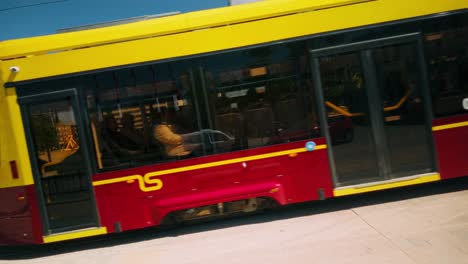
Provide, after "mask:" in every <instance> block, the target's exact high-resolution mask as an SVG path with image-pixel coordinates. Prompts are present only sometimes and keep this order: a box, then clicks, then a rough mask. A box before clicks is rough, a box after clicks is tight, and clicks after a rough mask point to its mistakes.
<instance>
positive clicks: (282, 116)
mask: <svg viewBox="0 0 468 264" xmlns="http://www.w3.org/2000/svg"><path fill="white" fill-rule="evenodd" d="M275 113H276V120H277V121H278V123H279V128H280V129H282V130H291V129H292V130H297V129H300V128H301V124H303V123H304V106H303V104H302V100H298V99H297V98H287V99H284V100H280V101H279V102H278V103H277V104H276V106H275Z"/></svg>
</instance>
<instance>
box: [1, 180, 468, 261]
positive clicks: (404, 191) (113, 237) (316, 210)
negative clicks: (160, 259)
mask: <svg viewBox="0 0 468 264" xmlns="http://www.w3.org/2000/svg"><path fill="white" fill-rule="evenodd" d="M467 189H468V178H461V179H454V180H449V181H444V182H435V183H429V184H423V185H416V186H409V187H405V188H399V189H392V190H386V191H379V192H373V193H366V194H361V195H354V196H345V197H340V198H333V199H329V200H325V201H314V202H307V203H301V204H295V205H291V206H286V207H281V208H278V209H274V210H270V211H267V212H262V213H257V214H254V215H244V216H239V217H232V218H227V219H221V220H214V221H209V222H204V223H194V224H186V225H183V226H180V227H177V228H174V229H170V230H158V229H157V228H146V229H141V230H136V231H127V232H124V233H119V234H110V235H105V236H99V237H91V238H85V239H79V240H72V241H65V242H60V243H53V244H46V245H34V246H15V247H0V260H15V259H17V260H19V259H33V258H40V257H46V256H52V255H58V254H66V253H71V252H77V251H84V250H91V249H96V248H107V247H113V246H118V245H125V244H131V243H138V242H142V241H145V240H152V239H158V238H164V237H177V236H181V235H186V234H193V233H198V232H205V231H210V230H217V229H222V228H229V227H235V226H241V225H249V224H257V223H266V222H271V221H277V220H284V219H289V218H294V217H300V216H308V215H316V214H322V213H329V212H335V211H340V210H347V209H352V208H356V207H362V206H368V205H375V204H381V203H387V202H396V201H403V200H407V199H412V198H417V197H424V196H431V195H437V194H442V193H451V192H457V191H463V190H467Z"/></svg>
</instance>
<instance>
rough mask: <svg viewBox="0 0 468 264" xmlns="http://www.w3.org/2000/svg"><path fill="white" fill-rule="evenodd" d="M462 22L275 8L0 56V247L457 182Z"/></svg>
mask: <svg viewBox="0 0 468 264" xmlns="http://www.w3.org/2000/svg"><path fill="white" fill-rule="evenodd" d="M467 8H468V3H467V2H466V1H463V0H452V1H443V0H435V1H431V2H427V1H423V0H414V1H412V2H411V3H408V2H407V1H403V0H373V1H369V0H318V1H307V0H294V1H282V0H276V1H264V2H257V3H251V4H246V5H239V6H231V7H225V8H218V9H212V10H205V11H198V12H192V13H186V14H179V15H174V16H170V17H162V18H157V19H152V20H146V21H141V22H135V23H129V24H124V25H117V26H111V27H105V28H97V29H90V30H83V31H76V32H68V33H61V34H55V35H49V36H40V37H33V38H27V39H17V40H8V41H4V42H0V83H1V84H2V85H1V86H2V87H0V201H1V204H0V244H2V245H14V244H40V243H50V242H56V241H63V240H68V239H74V238H81V237H87V236H93V235H101V234H106V233H114V232H122V231H126V230H132V229H138V228H144V227H149V226H158V225H161V224H165V223H167V222H171V221H175V222H178V221H190V220H194V219H200V218H206V217H215V216H220V215H226V214H231V213H240V212H252V211H255V210H259V209H261V208H264V207H268V206H271V205H273V204H279V205H287V204H292V203H298V202H304V201H311V200H320V199H326V198H332V197H335V196H343V195H350V194H356V193H362V192H370V191H375V190H382V189H388V188H396V187H401V186H407V185H413V184H419V183H425V182H432V181H438V180H443V179H449V178H456V177H463V176H466V175H468V162H467V161H468V141H467V140H466V139H467V138H468V111H467V110H466V109H464V108H463V103H462V102H463V100H465V99H466V98H467V97H468V79H467V78H468V77H467V76H468V9H467Z"/></svg>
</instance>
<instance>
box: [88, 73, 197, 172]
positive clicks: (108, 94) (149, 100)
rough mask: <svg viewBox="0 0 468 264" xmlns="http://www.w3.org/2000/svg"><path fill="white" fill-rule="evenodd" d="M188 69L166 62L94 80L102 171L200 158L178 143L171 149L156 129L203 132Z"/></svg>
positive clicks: (92, 105)
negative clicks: (192, 93)
mask: <svg viewBox="0 0 468 264" xmlns="http://www.w3.org/2000/svg"><path fill="white" fill-rule="evenodd" d="M184 69H185V67H180V65H175V64H174V65H172V64H161V65H152V66H144V67H138V68H132V69H126V70H121V71H115V72H108V73H101V74H97V75H96V76H95V87H92V88H90V89H88V90H87V92H86V96H87V103H88V111H89V115H90V119H91V131H92V138H93V141H94V144H95V151H96V159H97V164H98V167H99V169H105V170H106V169H112V168H125V167H135V166H141V165H145V164H153V163H162V162H167V161H170V160H174V159H179V158H182V156H196V155H199V154H198V152H192V151H190V152H183V151H180V150H181V149H183V147H178V145H180V144H176V143H174V142H172V143H173V144H175V145H173V146H172V147H171V146H168V145H167V144H169V143H167V142H165V141H164V140H162V139H161V136H158V132H159V130H157V129H156V127H158V126H159V127H160V126H161V125H162V124H166V123H167V124H168V125H169V126H168V127H169V128H170V129H171V131H172V132H173V133H174V134H175V133H181V134H186V133H187V131H190V132H191V131H197V130H198V127H197V122H196V120H197V118H196V112H195V111H194V110H193V100H192V95H191V91H190V87H191V86H190V85H189V77H188V74H187V71H184ZM190 140H192V141H194V140H195V139H194V138H193V137H191V138H190ZM186 141H189V139H187V140H186ZM177 147H178V148H177ZM175 148H177V149H176V150H175ZM177 151H179V152H177Z"/></svg>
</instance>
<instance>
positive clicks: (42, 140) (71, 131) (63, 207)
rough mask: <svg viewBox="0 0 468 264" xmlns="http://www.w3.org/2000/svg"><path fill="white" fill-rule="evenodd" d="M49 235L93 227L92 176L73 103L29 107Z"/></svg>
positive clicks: (59, 102)
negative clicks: (88, 167) (87, 165)
mask: <svg viewBox="0 0 468 264" xmlns="http://www.w3.org/2000/svg"><path fill="white" fill-rule="evenodd" d="M29 119H30V125H31V130H32V131H31V134H32V139H33V142H34V149H35V151H36V153H35V154H36V156H35V160H36V162H37V168H38V170H39V172H38V174H39V175H40V183H41V188H42V195H43V197H42V198H43V201H44V207H45V215H46V218H47V222H48V227H49V232H56V231H65V230H68V229H73V228H77V227H85V226H91V225H93V221H95V218H94V207H93V203H92V199H91V198H92V196H91V189H90V182H89V173H88V171H87V167H86V163H85V162H84V159H83V153H82V152H83V151H82V149H81V148H80V143H81V142H80V139H79V136H78V132H77V124H76V120H75V114H74V111H73V108H72V104H71V101H70V100H61V101H55V102H48V103H44V104H34V105H30V107H29Z"/></svg>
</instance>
